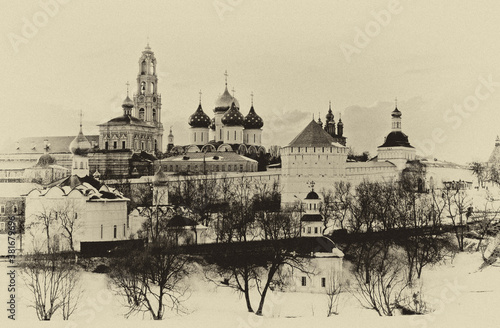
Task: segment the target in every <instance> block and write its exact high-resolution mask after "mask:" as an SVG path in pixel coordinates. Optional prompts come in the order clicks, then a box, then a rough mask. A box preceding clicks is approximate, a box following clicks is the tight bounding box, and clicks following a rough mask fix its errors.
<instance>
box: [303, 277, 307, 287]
mask: <svg viewBox="0 0 500 328" xmlns="http://www.w3.org/2000/svg"><path fill="white" fill-rule="evenodd" d="M306 285H307V277H302V286H306Z"/></svg>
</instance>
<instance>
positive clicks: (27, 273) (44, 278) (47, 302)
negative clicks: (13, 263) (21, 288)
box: [21, 253, 81, 320]
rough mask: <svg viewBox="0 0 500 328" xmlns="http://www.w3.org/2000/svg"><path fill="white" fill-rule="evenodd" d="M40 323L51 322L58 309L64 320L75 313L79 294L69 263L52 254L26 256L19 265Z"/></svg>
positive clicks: (75, 277)
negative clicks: (43, 321)
mask: <svg viewBox="0 0 500 328" xmlns="http://www.w3.org/2000/svg"><path fill="white" fill-rule="evenodd" d="M21 267H22V272H23V274H24V279H25V283H26V286H27V287H28V290H29V291H30V293H31V294H32V296H33V305H31V306H32V307H33V308H34V309H35V310H36V314H37V316H38V319H39V320H50V319H51V318H52V316H53V315H54V313H56V312H57V311H58V310H59V309H62V311H63V318H64V319H65V320H67V319H68V318H69V317H70V315H71V314H72V313H73V312H74V311H75V309H76V307H77V304H78V301H79V296H78V295H80V293H81V291H80V290H79V289H78V286H77V284H78V270H77V268H76V266H75V265H74V263H72V260H71V259H69V258H65V257H63V256H61V255H58V254H55V253H48V254H42V253H36V254H33V255H29V256H27V257H26V258H25V260H24V261H23V262H22V264H21Z"/></svg>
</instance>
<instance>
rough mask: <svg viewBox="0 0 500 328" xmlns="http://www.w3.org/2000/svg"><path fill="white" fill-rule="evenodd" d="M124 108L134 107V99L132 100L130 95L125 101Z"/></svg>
mask: <svg viewBox="0 0 500 328" xmlns="http://www.w3.org/2000/svg"><path fill="white" fill-rule="evenodd" d="M122 107H123V108H132V107H134V102H133V101H132V99H130V97H129V96H128V95H127V98H125V100H124V101H123V104H122Z"/></svg>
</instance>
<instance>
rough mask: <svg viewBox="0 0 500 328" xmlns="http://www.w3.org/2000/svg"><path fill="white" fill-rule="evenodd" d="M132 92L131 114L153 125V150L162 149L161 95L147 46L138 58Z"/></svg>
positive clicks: (154, 66) (154, 64) (152, 58)
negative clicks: (154, 129)
mask: <svg viewBox="0 0 500 328" xmlns="http://www.w3.org/2000/svg"><path fill="white" fill-rule="evenodd" d="M136 90H137V91H136V93H135V94H134V110H133V116H134V117H136V118H138V119H140V120H142V121H144V122H145V123H147V124H149V125H152V126H155V127H156V129H157V132H156V135H155V145H156V146H155V150H158V151H163V148H162V139H163V124H162V123H161V95H160V94H158V77H157V75H156V58H155V55H154V52H153V51H152V50H151V47H150V46H149V41H148V44H147V46H146V48H145V49H144V50H143V51H142V55H141V57H140V58H139V73H138V74H137V89H136Z"/></svg>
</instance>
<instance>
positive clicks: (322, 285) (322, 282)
mask: <svg viewBox="0 0 500 328" xmlns="http://www.w3.org/2000/svg"><path fill="white" fill-rule="evenodd" d="M321 287H326V278H325V277H323V278H321Z"/></svg>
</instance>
